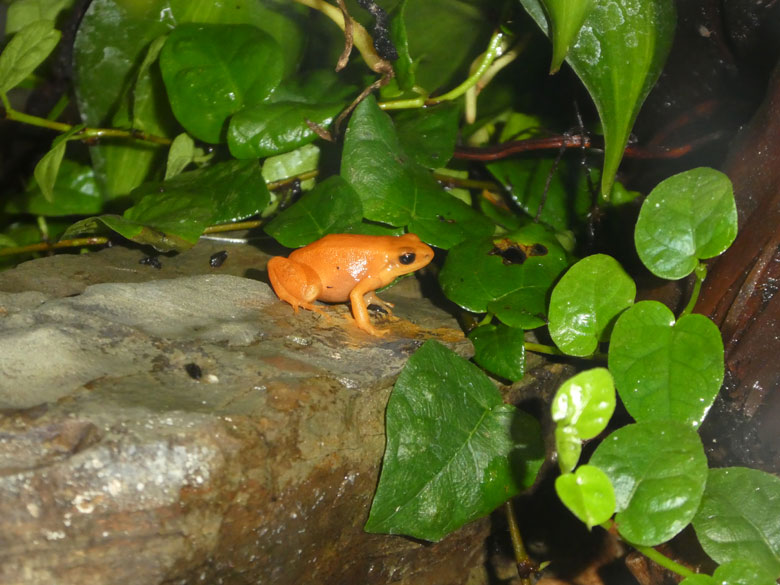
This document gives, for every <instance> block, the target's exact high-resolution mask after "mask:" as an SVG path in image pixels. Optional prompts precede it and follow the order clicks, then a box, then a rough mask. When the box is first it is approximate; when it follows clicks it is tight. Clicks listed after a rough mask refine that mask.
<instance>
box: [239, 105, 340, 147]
mask: <svg viewBox="0 0 780 585" xmlns="http://www.w3.org/2000/svg"><path fill="white" fill-rule="evenodd" d="M342 107H343V105H342V104H340V103H337V104H317V105H306V104H301V103H298V102H277V103H267V104H259V105H256V106H251V107H248V108H244V109H243V110H241V111H239V112H238V113H236V114H235V115H234V116H233V117H232V118H231V119H230V125H229V126H228V134H227V141H228V147H229V148H230V154H232V155H233V156H234V157H236V158H264V157H266V156H271V155H275V154H281V153H284V152H289V151H290V150H294V149H295V148H298V147H299V146H303V145H304V144H308V143H310V142H313V141H314V140H316V139H317V137H318V136H317V134H316V133H315V132H314V130H312V129H311V128H310V127H309V125H308V124H307V123H306V121H307V120H308V121H310V122H313V123H314V124H316V125H318V126H320V127H322V128H327V127H328V126H329V125H330V123H331V122H332V121H333V118H335V117H336V115H337V114H338V113H339V112H340V111H341V109H342Z"/></svg>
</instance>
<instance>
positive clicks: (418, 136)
mask: <svg viewBox="0 0 780 585" xmlns="http://www.w3.org/2000/svg"><path fill="white" fill-rule="evenodd" d="M459 112H460V108H458V107H457V106H456V105H455V104H451V103H448V104H441V105H438V106H433V107H430V108H416V109H413V110H407V111H405V112H401V113H399V114H398V115H396V116H395V118H394V121H395V126H396V131H397V133H398V141H399V142H400V144H401V147H402V148H403V150H404V152H405V153H407V154H408V155H409V156H411V157H412V158H413V159H414V160H415V161H416V162H417V163H418V164H420V165H422V166H424V167H427V168H429V169H435V168H438V167H443V166H445V165H446V164H447V163H448V162H449V160H450V159H451V158H452V153H453V152H454V150H455V139H456V138H457V135H458V115H459Z"/></svg>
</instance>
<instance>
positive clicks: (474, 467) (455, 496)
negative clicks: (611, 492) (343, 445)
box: [366, 341, 544, 541]
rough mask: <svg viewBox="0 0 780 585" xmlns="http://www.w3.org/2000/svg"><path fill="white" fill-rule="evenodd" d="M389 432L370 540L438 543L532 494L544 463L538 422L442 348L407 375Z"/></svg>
mask: <svg viewBox="0 0 780 585" xmlns="http://www.w3.org/2000/svg"><path fill="white" fill-rule="evenodd" d="M386 425H387V448H386V450H385V456H384V460H383V463H382V475H381V476H380V478H379V487H378V488H377V491H376V495H375V496H374V502H373V504H372V506H371V513H370V515H369V518H368V522H367V523H366V530H367V531H368V532H387V533H391V534H407V535H409V536H414V537H416V538H423V539H425V540H433V541H437V540H440V539H441V538H443V537H444V536H446V535H447V534H449V533H450V532H452V531H454V530H456V529H457V528H459V527H460V526H462V525H463V524H465V523H466V522H469V521H471V520H475V519H477V518H479V517H482V516H485V515H486V514H489V513H490V512H491V511H493V510H494V509H495V508H496V507H497V506H499V505H500V504H502V503H503V502H505V501H506V500H507V499H508V498H510V497H512V496H513V495H515V494H517V493H518V492H519V491H520V490H522V489H524V488H527V487H529V486H530V485H531V484H532V483H533V481H534V479H535V477H536V474H537V472H538V470H539V467H540V465H541V463H542V460H543V458H544V450H543V447H542V441H541V434H540V427H539V423H538V422H537V421H536V419H534V418H533V417H531V416H530V415H528V414H525V413H524V412H522V411H519V410H516V409H515V408H514V407H513V406H511V405H508V404H504V402H503V400H502V399H501V394H500V393H499V392H498V390H497V389H496V387H495V386H494V385H493V383H492V382H491V381H490V380H489V379H488V378H487V376H485V374H483V373H482V372H481V371H480V370H479V369H478V368H477V367H476V366H474V365H473V364H470V363H469V362H467V361H465V360H464V359H462V358H460V357H458V356H457V355H456V354H455V353H453V352H452V351H451V350H449V349H447V348H446V347H444V346H443V345H441V344H439V343H437V342H435V341H426V342H425V344H424V345H423V346H422V347H421V348H420V349H419V350H418V351H417V352H416V353H415V354H414V355H413V356H412V357H411V358H410V359H409V361H408V362H407V364H406V366H405V367H404V370H403V371H402V372H401V375H400V376H399V378H398V381H397V382H396V384H395V388H394V389H393V393H392V394H391V396H390V400H389V402H388V404H387V422H386Z"/></svg>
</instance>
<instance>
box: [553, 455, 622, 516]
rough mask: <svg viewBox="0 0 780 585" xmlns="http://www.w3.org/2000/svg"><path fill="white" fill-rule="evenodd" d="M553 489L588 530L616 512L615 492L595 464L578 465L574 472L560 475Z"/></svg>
mask: <svg viewBox="0 0 780 585" xmlns="http://www.w3.org/2000/svg"><path fill="white" fill-rule="evenodd" d="M555 492H556V493H557V494H558V497H559V498H560V499H561V501H562V502H563V503H564V505H565V506H566V507H567V508H568V509H569V510H570V511H571V512H572V514H574V515H575V516H576V517H577V518H579V519H580V520H581V521H582V522H583V523H584V524H585V525H586V526H587V527H588V530H590V529H591V528H593V527H594V526H596V525H598V524H601V523H602V522H606V521H607V520H609V519H610V517H611V516H612V514H614V512H615V491H614V489H613V488H612V484H611V483H610V481H609V478H608V477H607V476H606V474H605V473H604V472H603V471H601V470H600V469H599V468H598V467H594V466H592V465H581V466H580V467H579V468H578V469H577V471H576V472H574V473H564V474H563V475H559V476H558V477H557V478H556V479H555Z"/></svg>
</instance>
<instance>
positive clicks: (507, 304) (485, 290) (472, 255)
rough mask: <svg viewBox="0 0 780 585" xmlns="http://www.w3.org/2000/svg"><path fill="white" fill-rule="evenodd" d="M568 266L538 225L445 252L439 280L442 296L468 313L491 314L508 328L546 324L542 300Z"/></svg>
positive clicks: (558, 247) (559, 249)
mask: <svg viewBox="0 0 780 585" xmlns="http://www.w3.org/2000/svg"><path fill="white" fill-rule="evenodd" d="M567 265H568V258H567V256H566V252H565V251H564V250H563V248H562V247H561V245H560V244H559V243H558V240H557V239H556V238H555V236H554V235H553V234H552V233H551V232H550V231H548V230H546V229H545V228H544V227H543V226H541V225H539V224H529V225H527V226H526V227H524V228H522V229H521V230H518V231H516V232H512V233H510V234H507V235H505V236H502V237H493V238H479V239H472V240H468V241H466V242H463V243H462V244H459V245H458V246H456V247H454V248H453V249H452V250H450V252H449V254H448V255H447V260H446V262H445V263H444V267H443V268H442V271H441V273H440V274H439V283H440V284H441V287H442V290H443V292H444V294H445V295H446V296H447V298H449V299H450V300H451V301H453V302H455V303H457V304H458V305H460V306H461V307H462V308H464V309H466V310H467V311H472V312H474V313H484V312H487V311H489V312H491V313H493V314H495V315H496V316H497V317H498V318H499V319H501V321H503V322H504V323H505V324H507V325H509V326H512V327H519V328H523V329H533V328H534V327H539V326H541V325H544V324H545V323H546V318H545V313H546V311H545V309H546V304H547V294H548V292H549V290H550V289H551V288H552V285H553V282H555V279H556V278H558V276H559V275H560V273H561V272H562V271H563V270H564V269H565V268H566V266H567Z"/></svg>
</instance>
